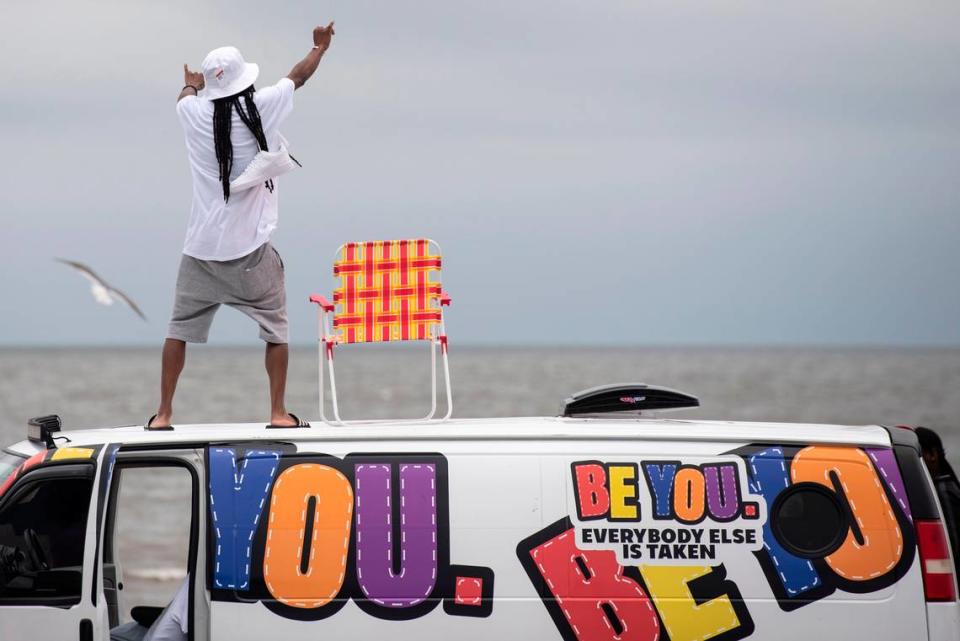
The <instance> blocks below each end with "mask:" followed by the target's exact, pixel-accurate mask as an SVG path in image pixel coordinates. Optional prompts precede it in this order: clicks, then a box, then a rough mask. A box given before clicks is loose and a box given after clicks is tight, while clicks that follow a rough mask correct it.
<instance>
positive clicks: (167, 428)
mask: <svg viewBox="0 0 960 641" xmlns="http://www.w3.org/2000/svg"><path fill="white" fill-rule="evenodd" d="M155 418H157V415H156V414H154V415H153V416H151V417H150V418H148V419H147V422H146V423H144V424H143V429H145V430H147V431H149V432H172V431H173V425H165V426H163V427H150V423H153V419H155Z"/></svg>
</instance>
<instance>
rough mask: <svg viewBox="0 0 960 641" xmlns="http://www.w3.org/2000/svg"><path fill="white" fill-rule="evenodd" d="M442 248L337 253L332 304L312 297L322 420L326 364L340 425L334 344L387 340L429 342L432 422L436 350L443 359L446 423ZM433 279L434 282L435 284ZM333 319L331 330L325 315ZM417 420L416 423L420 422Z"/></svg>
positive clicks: (360, 247)
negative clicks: (335, 280)
mask: <svg viewBox="0 0 960 641" xmlns="http://www.w3.org/2000/svg"><path fill="white" fill-rule="evenodd" d="M440 263H441V259H440V247H439V246H438V245H437V244H436V243H435V242H433V241H432V240H428V239H416V240H380V241H369V242H361V243H347V244H345V245H342V246H341V247H340V249H339V250H338V252H337V260H336V262H334V264H333V275H334V276H335V277H337V278H338V279H339V287H337V289H335V290H334V292H333V302H332V303H331V302H330V301H328V300H327V299H326V298H324V297H323V296H320V295H316V294H315V295H313V296H311V297H310V302H312V303H316V304H317V305H319V309H318V333H319V344H318V348H319V355H318V361H319V362H318V368H319V373H320V376H319V378H320V418H321V419H322V420H323V421H324V422H328V423H329V422H331V421H328V420H327V417H326V414H325V410H324V398H323V397H324V371H323V370H324V360H326V364H327V370H328V372H329V376H330V396H331V399H332V408H333V419H334V420H333V421H332V422H333V423H336V424H343V423H345V422H346V421H343V420H342V419H341V418H340V409H339V406H338V404H337V383H336V378H335V376H334V370H333V350H334V347H335V346H336V345H337V344H340V345H349V344H351V343H379V342H387V341H427V342H428V343H429V346H430V390H431V394H430V396H431V403H430V413H429V414H427V415H426V416H425V417H424V418H423V419H422V420H430V419H432V418H433V416H434V414H436V412H437V348H438V347H439V349H440V351H441V353H442V354H443V376H444V382H445V383H446V388H447V413H446V414H445V415H444V416H443V418H442V419H440V420H447V419H448V418H450V414H451V412H452V411H453V396H452V394H451V391H450V365H449V362H448V360H447V336H446V332H445V331H444V325H443V307H444V306H446V305H449V304H450V297H449V296H448V295H447V293H446V292H444V291H443V290H442V289H441V288H440V281H439V275H440ZM433 276H436V278H437V280H433V278H432V277H433ZM330 314H332V315H333V330H332V331H331V328H330V322H329V316H330ZM418 420H420V419H418Z"/></svg>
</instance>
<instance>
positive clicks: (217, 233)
mask: <svg viewBox="0 0 960 641" xmlns="http://www.w3.org/2000/svg"><path fill="white" fill-rule="evenodd" d="M333 35H334V31H333V23H332V22H331V23H330V24H329V25H327V26H326V27H317V28H316V29H314V30H313V49H312V50H311V51H310V52H309V53H308V54H307V56H306V57H305V58H304V59H303V60H301V61H300V62H298V63H297V64H296V65H295V66H294V67H293V69H292V70H291V71H290V73H289V74H288V75H287V77H286V78H283V79H281V80H280V82H278V83H277V84H275V85H272V86H269V87H263V88H261V89H259V90H257V89H255V88H254V84H253V83H254V81H255V80H256V79H257V75H258V73H259V71H260V69H259V67H258V66H257V65H255V64H250V63H247V62H245V61H244V59H243V56H241V55H240V52H239V51H238V50H237V49H235V48H234V47H221V48H219V49H214V50H213V51H211V52H210V53H209V54H208V55H207V57H206V58H205V59H204V61H203V64H202V66H201V71H200V73H197V72H194V71H190V70H189V69H188V68H187V65H184V66H183V73H184V87H183V89H182V90H181V91H180V96H179V98H178V99H177V115H178V116H179V118H180V124H181V125H182V126H183V132H184V137H185V138H186V143H187V155H188V158H189V160H190V173H191V174H192V175H193V204H192V207H191V211H190V222H189V224H188V227H187V238H186V241H185V243H184V247H183V257H182V259H181V263H180V272H179V274H178V276H177V288H176V295H175V299H174V304H173V315H172V318H171V319H170V327H169V330H168V332H167V339H166V341H165V342H164V345H163V364H162V372H161V377H160V406H159V408H158V409H157V413H156V414H155V415H154V416H152V417H151V418H150V420H148V421H147V423H146V427H147V428H152V429H157V428H163V427H168V426H169V425H170V421H171V420H172V417H173V394H174V392H175V390H176V387H177V380H178V379H179V377H180V372H181V371H182V370H183V364H184V361H185V360H186V347H187V346H186V344H187V343H204V342H206V340H207V335H208V333H209V331H210V324H211V322H212V321H213V316H214V314H215V313H216V311H217V309H218V308H219V307H220V305H228V306H230V307H233V308H235V309H238V310H240V311H241V312H243V313H244V314H246V315H247V316H249V317H250V318H252V319H253V320H254V321H256V322H257V324H258V325H259V326H260V338H262V339H263V340H264V341H265V342H266V344H267V347H266V368H267V376H268V378H269V379H270V424H271V425H276V426H294V425H304V424H305V423H303V421H302V420H301V419H299V418H298V417H297V416H295V415H293V414H290V413H288V412H287V410H286V406H285V403H284V395H285V390H286V383H287V361H288V358H289V355H288V351H287V340H288V329H287V300H286V291H285V289H284V275H283V261H282V260H281V259H280V255H279V254H278V253H277V251H276V250H275V249H274V248H273V246H272V245H271V244H270V237H271V236H272V234H273V231H274V229H276V227H277V184H276V181H275V180H274V178H276V176H278V175H279V174H280V173H283V171H285V169H278V167H279V166H280V165H282V164H283V163H282V162H280V160H278V158H279V157H280V156H282V157H283V159H286V160H288V161H289V157H288V156H287V154H286V153H285V150H284V148H285V143H284V142H283V140H282V137H281V136H280V133H279V127H280V125H281V123H283V121H284V120H285V119H286V117H287V116H288V115H290V112H291V110H292V109H293V92H294V90H295V89H299V88H300V87H302V86H303V84H304V83H305V82H306V81H307V80H308V79H309V78H310V76H312V75H313V72H314V71H316V70H317V66H318V65H319V64H320V59H321V58H322V57H323V54H324V52H326V50H327V48H328V47H329V46H330V41H331V39H332V37H333ZM278 150H279V151H284V153H283V154H277V153H272V154H271V153H270V152H271V151H272V152H277V151H278ZM241 174H243V177H241V178H240V180H239V181H238V180H237V179H238V177H240V176H241ZM251 175H253V176H254V178H256V179H255V180H249V177H250V176H251ZM244 179H247V180H246V181H245V187H244V188H240V186H239V185H240V183H243V182H244ZM231 187H233V189H231Z"/></svg>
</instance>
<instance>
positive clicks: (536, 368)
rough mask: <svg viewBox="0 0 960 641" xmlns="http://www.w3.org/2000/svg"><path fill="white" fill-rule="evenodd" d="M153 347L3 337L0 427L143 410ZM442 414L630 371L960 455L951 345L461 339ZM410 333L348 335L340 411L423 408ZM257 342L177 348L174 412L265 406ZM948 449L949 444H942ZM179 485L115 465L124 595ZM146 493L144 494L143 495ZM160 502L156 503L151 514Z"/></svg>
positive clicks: (179, 498) (496, 411) (294, 391)
mask: <svg viewBox="0 0 960 641" xmlns="http://www.w3.org/2000/svg"><path fill="white" fill-rule="evenodd" d="M159 356H160V354H159V347H158V348H157V349H139V348H138V349H116V348H103V349H96V348H84V349H60V348H57V349H3V350H0V381H2V382H0V441H2V443H3V444H8V443H11V442H14V441H19V440H21V439H23V438H24V435H25V433H26V421H27V419H28V418H29V417H31V416H38V415H41V414H51V413H56V414H59V415H60V416H61V417H62V418H63V422H64V426H65V428H66V429H73V428H80V427H97V426H107V425H124V424H126V425H129V424H141V423H142V422H143V421H144V420H146V418H147V417H148V416H150V415H151V414H152V413H153V412H154V410H155V406H156V402H157V387H158V380H159V367H160V360H159ZM450 359H451V374H452V378H453V387H454V406H455V410H454V415H455V416H461V417H470V416H530V415H543V414H556V413H557V411H558V410H559V408H560V404H561V401H562V400H563V399H564V398H565V397H566V396H568V395H569V394H571V393H573V392H575V391H578V390H581V389H584V388H587V387H592V386H594V385H599V384H602V383H611V382H625V381H639V382H646V383H651V384H658V385H665V386H667V387H673V388H676V389H680V390H683V391H685V392H689V393H692V394H694V395H696V396H698V397H699V398H700V401H701V405H702V407H701V408H699V409H697V410H693V411H688V412H683V413H682V414H676V416H677V417H680V416H683V417H699V418H715V419H731V420H746V421H753V420H763V421H766V420H772V421H801V422H829V423H844V424H870V423H881V424H888V425H889V424H908V425H926V426H928V427H931V428H933V429H935V430H937V431H938V432H940V434H941V435H942V437H943V439H944V442H945V445H946V449H947V456H948V458H951V459H952V460H953V462H954V464H956V463H958V462H960V457H958V456H956V455H954V454H960V349H923V350H919V349H889V350H887V349H823V348H818V349H793V348H791V349H787V348H776V349H773V348H737V349H731V348H622V349H620V348H617V349H614V348H609V349H597V348H568V347H555V348H509V349H504V348H479V347H472V348H458V347H456V346H454V347H453V348H452V349H451V354H450ZM428 364H429V358H428V355H427V352H426V349H425V348H424V347H423V346H416V347H405V348H393V349H383V348H380V349H378V348H377V346H373V347H358V348H356V349H351V350H341V351H340V352H339V353H338V356H337V367H338V370H337V373H338V378H337V382H338V387H339V388H340V390H341V400H342V408H343V413H344V415H345V416H347V417H356V418H361V417H362V418H383V417H404V416H406V417H413V416H416V415H418V414H423V413H425V411H426V403H427V401H428V399H427V396H426V390H427V383H428V381H429V378H428V377H429V368H428ZM316 386H317V373H316V351H315V349H312V348H298V349H293V350H291V357H290V375H289V381H288V393H287V404H288V408H289V409H290V410H291V411H293V412H295V413H298V414H300V415H301V416H303V417H305V418H308V419H313V418H315V416H316V415H317V409H316V405H317V387H316ZM268 410H269V405H268V396H267V387H266V374H265V372H264V369H263V352H262V350H261V349H255V348H218V347H209V346H200V347H192V348H190V350H189V352H188V354H187V366H186V368H185V370H184V373H183V376H182V377H181V380H180V386H179V389H178V393H177V397H176V415H175V422H181V423H187V422H190V423H193V422H235V421H242V422H247V421H265V420H266V419H267V417H268ZM952 455H953V456H952ZM188 497H189V485H188V483H187V479H186V478H185V476H184V474H183V473H178V471H177V470H164V471H139V472H137V473H136V474H133V473H131V474H130V477H129V478H125V479H124V483H123V490H122V493H121V497H120V500H121V507H120V512H121V517H120V520H119V524H118V538H119V541H118V546H119V555H120V558H121V560H122V561H123V567H124V573H125V576H124V583H125V589H124V591H123V593H122V598H123V600H122V603H123V606H124V609H128V608H129V607H132V606H134V605H142V604H151V605H163V604H165V603H166V601H168V600H169V598H170V597H171V596H172V594H173V592H174V591H175V590H176V588H177V586H178V581H179V580H180V579H181V577H182V576H183V568H184V567H185V559H186V546H187V532H188V529H189V515H188V513H187V511H186V509H185V506H188V505H189V499H188ZM148 506H149V507H148ZM157 513H161V514H164V517H163V518H156V514H157Z"/></svg>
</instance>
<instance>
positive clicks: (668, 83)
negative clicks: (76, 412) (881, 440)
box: [0, 0, 960, 345]
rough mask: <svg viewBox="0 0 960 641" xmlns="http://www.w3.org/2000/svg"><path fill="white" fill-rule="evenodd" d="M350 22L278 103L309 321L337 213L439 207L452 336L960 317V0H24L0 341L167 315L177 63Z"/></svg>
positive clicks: (705, 333)
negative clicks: (87, 271) (92, 285)
mask: <svg viewBox="0 0 960 641" xmlns="http://www.w3.org/2000/svg"><path fill="white" fill-rule="evenodd" d="M330 19H335V20H336V21H337V36H336V38H335V40H334V44H333V46H332V48H331V50H330V51H329V52H328V54H327V56H326V57H325V59H324V61H323V63H322V64H321V67H320V70H319V71H318V73H317V74H316V76H315V77H314V79H313V80H311V82H310V83H309V84H308V85H307V86H306V87H305V88H304V89H302V90H300V91H298V92H297V95H296V103H295V108H294V112H293V114H292V116H291V118H290V119H289V121H288V125H287V126H286V127H285V128H284V132H285V134H286V136H287V137H288V138H289V139H290V141H291V143H292V147H293V150H294V154H295V155H296V156H297V157H298V158H299V159H300V160H301V161H302V162H303V164H304V169H303V170H300V171H298V172H297V173H295V174H292V175H291V176H289V177H285V178H284V179H283V180H282V183H283V184H282V186H281V208H280V229H279V230H278V232H277V234H276V235H275V237H274V243H275V245H276V246H277V247H278V248H279V250H280V252H281V253H282V254H283V257H284V260H285V262H286V266H287V291H288V297H289V306H290V318H291V337H292V341H293V342H300V343H305V342H308V341H312V340H313V339H314V336H315V334H314V331H315V322H314V316H313V314H314V311H313V309H312V308H311V307H310V306H309V305H308V304H307V302H306V299H307V296H308V295H309V294H310V293H312V292H314V291H318V292H324V293H329V292H330V290H331V289H332V287H333V282H332V278H331V277H330V262H331V257H332V254H333V252H334V250H335V249H336V247H337V246H338V245H339V244H340V243H341V242H343V241H345V240H364V239H371V238H390V237H413V236H430V237H432V238H435V239H437V240H438V241H439V242H440V243H441V245H442V246H443V249H444V253H445V266H446V271H445V274H444V281H445V286H446V288H447V289H449V291H450V292H451V294H452V295H453V298H454V306H453V308H452V310H451V311H450V312H449V315H448V322H447V326H448V331H449V333H450V334H451V339H452V341H454V342H457V341H459V342H461V343H493V344H498V343H505V342H509V343H530V342H535V343H564V344H569V343H604V344H622V343H631V344H637V343H641V344H647V343H649V344H687V343H693V344H709V343H725V344H742V343H748V344H750V343H760V344H808V343H814V344H880V345H887V344H896V345H943V344H950V345H958V344H960V287H958V283H957V280H958V275H960V251H958V243H960V175H958V174H960V104H958V103H960V73H958V61H960V38H958V37H957V34H958V33H960V4H958V3H957V2H956V0H942V1H933V2H928V1H923V0H915V1H912V2H894V1H892V0H887V1H884V2H876V1H874V2H859V1H857V2H854V1H852V0H847V1H843V0H831V1H828V2H816V1H815V2H802V3H783V2H769V1H758V2H735V1H731V0H726V1H722V2H710V1H707V0H691V1H687V0H668V1H662V2H661V1H657V2H649V1H647V0H631V1H627V0H602V1H600V2H584V1H582V0H581V1H578V2H572V1H570V0H550V1H549V2H548V1H547V0H513V1H510V2H507V1H505V0H484V1H483V2H474V3H467V2H450V1H449V0H446V1H440V0H418V1H417V2H383V1H382V0H381V1H373V0H319V1H313V2H301V1H288V0H284V1H283V2H268V3H265V2H262V1H259V2H252V1H236V0H234V1H231V2H226V1H221V2H199V1H194V2H183V1H164V2H137V1H133V0H122V1H120V0H117V1H106V0H100V1H92V0H70V1H69V2H66V1H62V0H53V1H45V2H36V1H33V0H4V2H3V3H2V7H0V61H2V62H0V86H2V87H3V89H2V97H0V141H2V155H0V212H2V217H3V218H2V239H0V243H2V249H3V258H4V269H3V277H2V279H0V330H2V331H0V343H4V344H14V345H20V344H46V343H56V344H62V343H108V344H121V343H124V344H125V343H144V344H159V343H160V342H161V341H162V339H163V337H164V334H165V330H166V322H167V319H168V317H169V313H170V308H171V303H172V294H173V285H174V279H175V276H176V270H177V266H178V261H179V256H180V250H181V247H182V240H183V234H184V230H185V227H186V220H187V215H188V209H189V203H190V184H189V173H188V166H187V161H186V154H185V150H184V145H183V139H182V136H181V133H180V130H179V125H178V122H177V119H176V116H175V112H174V102H175V99H176V95H177V93H178V92H179V90H180V87H181V86H182V85H183V77H182V65H183V63H184V62H189V63H190V64H191V66H199V63H200V61H201V60H202V59H203V57H204V55H205V54H206V52H207V51H208V50H210V49H212V48H214V47H217V46H221V45H225V44H233V45H236V46H237V47H239V48H240V49H241V51H243V52H244V54H245V56H246V57H247V59H248V60H251V61H255V62H258V63H259V64H260V67H261V79H260V81H259V84H267V83H271V82H274V81H276V80H277V79H279V78H280V77H282V76H283V75H285V74H286V73H287V72H288V71H289V69H290V67H291V66H292V65H293V64H294V63H295V62H296V61H297V60H299V58H301V57H302V56H303V55H304V54H305V53H306V52H307V51H308V50H309V48H310V46H311V44H312V42H311V39H310V38H311V36H310V32H311V29H312V27H313V26H314V25H315V24H318V23H324V24H325V23H326V22H327V21H328V20H330ZM54 256H63V257H67V258H71V259H75V260H80V261H84V262H88V263H89V264H91V265H92V266H94V267H95V268H96V269H97V270H99V271H100V272H101V273H102V274H103V275H104V276H105V277H106V278H107V279H108V280H110V281H111V282H113V283H114V284H115V285H117V286H118V287H120V288H122V289H124V290H125V291H127V292H128V293H129V294H130V295H131V296H133V297H134V298H135V299H136V300H137V301H139V302H140V303H141V305H142V307H143V308H144V311H145V312H146V314H147V315H148V316H149V318H150V322H149V323H143V322H141V321H140V320H139V319H137V318H136V317H135V316H134V315H133V314H131V313H130V312H129V311H128V310H125V309H122V308H119V307H116V306H115V307H113V308H105V307H101V306H99V305H97V304H95V303H94V302H93V300H92V298H91V296H90V295H89V292H88V290H87V287H86V284H85V282H84V281H82V280H81V279H80V277H79V276H77V275H75V274H73V273H71V272H70V271H69V270H67V269H66V268H64V267H63V266H62V265H59V264H57V263H54V262H53V260H52V259H53V257H54ZM256 336H257V330H256V328H255V327H253V326H252V324H250V323H249V322H248V321H247V319H245V318H244V317H242V316H241V315H240V314H238V313H237V312H235V311H233V310H230V309H224V310H221V312H220V314H219V315H218V318H217V322H216V323H215V324H214V328H213V339H212V340H213V342H220V343H248V344H255V343H256V340H257V339H256Z"/></svg>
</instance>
